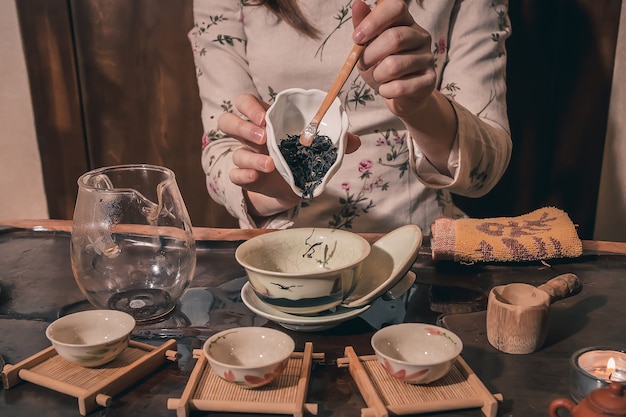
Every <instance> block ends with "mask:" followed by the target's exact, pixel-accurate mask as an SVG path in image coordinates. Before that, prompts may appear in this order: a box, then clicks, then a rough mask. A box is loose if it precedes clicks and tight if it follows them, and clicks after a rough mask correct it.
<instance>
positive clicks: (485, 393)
mask: <svg viewBox="0 0 626 417" xmlns="http://www.w3.org/2000/svg"><path fill="white" fill-rule="evenodd" d="M456 363H457V364H458V365H459V366H458V367H457V369H459V370H460V371H461V373H463V374H464V375H465V377H466V378H467V382H468V383H469V384H470V385H471V386H472V388H473V389H474V391H475V392H476V394H478V395H479V396H480V397H481V398H482V399H483V405H482V408H481V410H482V412H483V414H484V415H485V416H486V417H496V413H497V412H498V400H499V401H502V400H503V397H502V394H493V395H492V394H491V392H490V391H489V390H488V389H487V387H486V386H485V385H484V384H483V382H482V381H481V380H480V378H478V376H477V375H476V374H475V373H474V371H473V370H472V368H470V367H469V365H468V364H467V362H465V360H464V359H463V358H462V357H461V356H458V357H457V358H456Z"/></svg>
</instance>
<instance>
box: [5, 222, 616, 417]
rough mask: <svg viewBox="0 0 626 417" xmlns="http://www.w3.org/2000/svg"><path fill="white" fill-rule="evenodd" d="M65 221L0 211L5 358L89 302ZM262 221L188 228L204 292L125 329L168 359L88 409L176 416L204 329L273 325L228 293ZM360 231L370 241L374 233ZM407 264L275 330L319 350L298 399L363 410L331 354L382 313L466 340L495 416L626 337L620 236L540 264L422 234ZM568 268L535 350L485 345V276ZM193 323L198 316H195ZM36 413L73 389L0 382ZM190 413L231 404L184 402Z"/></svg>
mask: <svg viewBox="0 0 626 417" xmlns="http://www.w3.org/2000/svg"><path fill="white" fill-rule="evenodd" d="M70 231H71V222H69V221H58V220H32V221H31V220H14V221H0V355H1V356H2V359H3V360H4V361H6V363H8V364H16V363H18V362H20V361H23V360H24V359H27V358H29V357H31V356H33V355H35V354H37V353H38V352H40V351H42V350H43V349H46V348H47V347H49V346H50V343H49V342H48V340H47V339H46V337H45V335H44V331H45V328H46V326H47V325H48V324H49V323H50V322H52V321H53V320H55V319H56V318H57V317H58V316H59V315H63V314H66V313H69V312H72V311H75V310H79V309H81V308H88V305H87V304H86V302H85V301H84V298H83V296H82V294H81V293H80V291H79V289H78V287H77V286H76V284H75V282H74V279H73V276H72V271H71V265H70V259H69V239H70ZM265 232H266V231H256V230H252V231H251V230H231V229H211V228H195V229H194V234H195V236H196V239H197V254H198V258H197V267H196V273H195V278H194V281H193V288H195V289H197V290H198V291H199V293H201V294H203V296H205V297H206V298H205V299H201V300H200V301H199V302H198V304H197V305H194V306H192V307H193V308H188V309H187V310H186V311H185V312H184V313H185V314H182V313H183V312H180V313H181V314H179V313H177V312H175V313H174V314H173V315H172V317H171V318H168V320H167V321H166V322H164V323H162V324H160V325H156V326H152V327H150V326H148V327H146V328H143V329H142V330H141V331H140V332H139V333H138V337H134V338H135V339H137V340H139V341H140V342H141V343H146V344H149V345H154V346H159V345H162V344H163V343H165V342H166V341H169V340H172V339H173V340H175V341H176V345H177V350H178V353H179V355H180V357H179V359H178V361H177V362H169V363H168V364H164V365H163V366H161V367H159V368H158V369H157V370H156V371H154V372H152V373H150V374H148V375H147V376H145V377H144V378H142V379H140V380H139V382H137V383H136V384H134V385H133V386H131V387H130V388H129V389H127V390H125V391H123V392H122V393H121V394H119V395H118V396H116V397H115V398H113V400H112V401H111V403H110V405H109V406H108V407H107V408H103V407H98V408H96V409H95V410H94V411H92V412H90V413H89V414H88V415H93V416H105V415H106V416H124V417H127V416H146V417H148V416H149V417H155V416H172V417H174V416H176V415H177V414H176V411H173V410H170V409H168V408H167V403H168V400H169V399H171V398H179V397H181V394H182V393H183V390H184V389H185V386H186V384H187V383H188V381H189V378H190V375H191V373H192V371H193V369H194V365H195V363H196V359H195V358H194V357H193V352H194V350H197V349H200V348H201V346H202V344H203V342H204V340H206V338H207V337H208V335H209V334H211V333H213V332H215V331H218V330H222V329H225V328H232V327H236V326H244V325H265V326H270V327H276V328H280V329H283V328H282V327H280V326H279V325H277V324H275V323H273V322H269V321H267V320H266V319H263V318H261V317H258V316H255V315H254V314H253V313H252V312H250V311H249V310H248V309H247V308H246V307H245V305H243V304H242V303H241V301H240V299H239V297H238V288H240V285H241V282H242V280H244V281H245V275H244V273H243V270H242V268H241V267H240V266H239V265H238V264H237V263H236V261H235V259H234V255H233V254H234V250H235V248H236V247H237V245H238V244H239V243H240V242H241V241H243V240H245V239H247V238H249V237H251V236H253V235H254V234H256V233H265ZM365 237H366V238H368V239H369V240H370V241H374V240H376V239H377V238H378V237H379V236H378V235H373V234H372V235H365ZM412 269H413V271H414V272H415V273H416V274H417V283H416V285H415V286H414V287H413V288H412V289H411V291H410V292H409V293H408V294H407V295H406V296H405V297H404V298H403V299H400V300H395V301H390V302H380V303H378V304H377V305H375V306H374V307H372V308H371V309H370V310H369V311H368V312H367V313H366V314H367V316H366V315H365V314H364V315H363V316H361V317H357V318H354V319H351V320H349V321H346V322H344V323H342V324H340V325H339V326H337V327H335V328H332V329H328V330H324V331H321V332H317V333H305V332H295V331H291V330H286V329H283V330H285V331H286V332H287V333H289V334H290V335H291V336H292V337H293V338H294V340H295V341H296V350H297V351H302V350H303V349H304V348H305V345H307V344H308V343H307V342H311V343H312V345H313V350H314V351H315V352H318V353H323V354H324V361H323V363H321V364H319V363H317V364H314V365H313V367H312V371H311V378H310V383H309V387H308V392H307V398H306V402H307V403H310V404H317V415H318V416H337V417H339V416H341V417H343V416H346V417H347V416H355V417H356V416H361V415H362V412H361V410H362V409H364V408H366V407H367V406H366V403H365V401H364V399H363V397H362V395H361V393H360V392H359V390H358V388H357V386H356V384H355V382H354V380H353V378H352V376H351V374H350V372H349V371H348V370H347V369H346V368H345V367H338V366H337V359H338V358H339V360H340V361H341V358H342V357H343V356H344V351H345V347H346V346H351V347H353V348H354V350H355V351H356V352H357V353H358V354H359V355H370V354H372V353H373V350H372V349H371V347H370V344H369V341H370V337H371V335H372V334H373V332H374V331H375V330H376V329H377V328H378V327H380V326H381V325H384V324H386V323H390V322H401V321H421V322H430V323H435V324H440V325H443V326H445V327H448V328H449V329H451V330H453V331H454V332H456V333H457V334H458V335H459V336H460V337H461V339H462V340H463V343H464V349H463V353H462V358H463V359H464V361H465V362H466V363H467V365H468V366H469V367H470V368H471V369H472V370H473V371H474V372H475V374H476V375H477V376H478V378H479V379H480V380H481V381H482V383H483V384H484V385H485V387H486V388H487V389H488V390H489V391H490V392H491V393H493V394H500V395H501V396H502V398H503V400H502V401H501V402H499V403H498V405H497V415H499V416H524V417H533V416H537V417H539V416H542V417H543V416H546V415H547V414H548V406H549V404H550V402H551V401H552V400H553V399H555V398H557V397H568V396H569V370H570V363H569V361H570V356H571V355H572V353H574V352H575V351H577V350H579V349H581V348H584V347H588V346H594V345H603V346H611V347H615V348H619V349H625V348H626V319H625V313H626V244H620V243H610V242H596V241H585V242H584V253H583V256H581V257H580V258H577V259H570V260H553V261H551V262H549V263H545V264H544V263H540V262H529V263H524V264H489V265H473V266H466V265H458V264H453V263H441V262H439V263H438V262H434V261H433V260H432V259H431V256H430V249H429V247H428V242H427V241H426V242H425V244H424V246H423V248H422V250H421V251H420V255H419V257H418V259H417V261H416V262H415V264H414V265H413V268H412ZM566 272H572V273H575V274H577V275H578V277H579V279H580V281H581V282H582V284H583V290H582V291H581V293H579V294H578V295H575V296H573V297H570V298H568V299H565V300H561V301H557V302H555V303H554V304H552V306H551V307H550V314H549V329H548V338H547V341H546V343H545V345H544V346H543V347H542V349H540V350H539V351H538V352H535V353H532V354H526V355H509V354H505V353H501V352H499V351H497V350H496V349H494V348H493V347H492V346H491V345H489V343H488V341H487V337H486V331H485V311H484V310H485V308H486V300H487V295H488V292H489V290H490V289H491V288H492V287H493V286H495V285H502V284H506V283H511V282H526V283H529V284H532V285H539V284H541V283H543V282H545V281H548V280H549V279H550V278H552V277H554V276H556V275H559V274H562V273H566ZM237 283H238V285H239V286H237V285H236V284H237ZM202 288H205V289H206V291H202ZM203 302H204V303H205V304H203ZM183 316H185V317H186V318H185V317H183ZM181 317H183V318H181ZM190 317H191V318H190ZM185 319H186V320H187V321H185ZM189 322H191V325H190V324H189ZM199 322H201V323H202V325H197V324H198V323H199ZM38 414H39V415H46V416H48V417H53V416H62V417H69V416H80V415H81V414H80V413H79V410H78V407H77V404H76V399H75V398H73V397H71V396H69V395H66V394H62V393H59V392H56V391H53V390H50V389H48V388H45V387H43V386H40V385H37V384H34V383H30V382H22V383H20V384H19V385H17V386H14V387H11V388H10V389H4V388H2V389H0V416H2V417H13V416H30V415H38ZM190 415H191V416H201V415H215V416H230V415H237V414H232V413H227V412H207V411H191V412H190ZM239 415H246V416H247V415H250V416H254V415H267V414H247V413H240V414H239ZM422 415H426V416H431V415H445V416H470V417H472V416H482V415H483V413H482V412H481V410H480V409H478V408H474V409H463V410H457V411H447V412H438V413H427V414H422Z"/></svg>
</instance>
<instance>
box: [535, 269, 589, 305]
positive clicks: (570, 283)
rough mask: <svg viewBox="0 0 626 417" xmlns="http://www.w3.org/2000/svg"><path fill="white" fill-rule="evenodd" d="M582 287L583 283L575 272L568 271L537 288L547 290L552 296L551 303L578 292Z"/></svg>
mask: <svg viewBox="0 0 626 417" xmlns="http://www.w3.org/2000/svg"><path fill="white" fill-rule="evenodd" d="M582 287H583V286H582V284H581V283H580V281H579V280H578V277H577V276H576V275H575V274H572V273H567V274H562V275H559V276H556V277H554V278H552V279H551V280H550V281H548V282H546V283H545V284H541V285H540V286H538V287H537V288H538V289H540V290H542V291H544V292H546V293H547V294H548V295H549V296H550V303H553V302H555V301H558V300H562V299H564V298H567V297H569V296H571V295H574V294H577V293H578V292H579V291H580V290H581V289H582Z"/></svg>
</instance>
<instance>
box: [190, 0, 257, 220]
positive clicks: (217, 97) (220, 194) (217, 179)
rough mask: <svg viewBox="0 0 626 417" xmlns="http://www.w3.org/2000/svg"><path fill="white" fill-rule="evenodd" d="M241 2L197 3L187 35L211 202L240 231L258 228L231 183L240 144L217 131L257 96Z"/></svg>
mask: <svg viewBox="0 0 626 417" xmlns="http://www.w3.org/2000/svg"><path fill="white" fill-rule="evenodd" d="M242 16H243V14H242V10H241V2H240V1H239V0H220V1H213V0H211V1H202V0H195V1H194V20H195V25H194V27H193V29H192V30H191V31H190V32H189V40H190V42H191V45H192V49H193V55H194V60H195V64H196V75H197V77H198V88H199V94H200V99H201V101H202V123H203V126H204V132H205V133H204V136H203V138H202V148H203V151H202V167H203V170H204V172H205V174H206V184H207V189H208V192H209V194H210V195H211V197H212V198H213V199H214V200H215V201H216V202H218V203H219V204H221V205H223V206H224V207H225V208H226V210H228V212H229V213H230V214H231V215H232V216H233V217H235V218H237V219H239V223H240V226H241V227H242V228H249V227H255V225H254V222H253V221H252V219H251V218H250V216H249V215H248V213H247V210H246V205H245V200H244V197H243V192H242V189H241V187H238V186H236V185H234V184H233V183H232V182H231V181H230V180H229V178H228V175H229V172H230V170H231V169H232V168H234V165H233V162H232V152H233V151H234V150H235V149H237V148H238V147H240V146H242V145H241V143H240V142H239V141H238V140H236V139H233V138H230V137H225V136H224V134H223V133H222V132H221V131H219V130H218V128H217V120H218V118H219V116H220V115H221V114H222V113H224V112H235V111H236V110H235V108H234V104H235V100H236V98H237V96H239V95H240V94H243V93H249V94H253V95H256V96H258V95H259V94H258V92H257V91H256V88H255V86H254V83H253V82H252V76H251V74H250V72H249V68H248V64H247V60H246V56H245V51H246V43H247V39H246V34H245V32H244V27H243V21H242Z"/></svg>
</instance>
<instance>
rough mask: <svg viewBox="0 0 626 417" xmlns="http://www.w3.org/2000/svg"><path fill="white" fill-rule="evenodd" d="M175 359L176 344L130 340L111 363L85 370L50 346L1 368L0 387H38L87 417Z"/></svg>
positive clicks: (176, 354)
mask: <svg viewBox="0 0 626 417" xmlns="http://www.w3.org/2000/svg"><path fill="white" fill-rule="evenodd" d="M177 359H178V353H177V352H176V341H175V340H173V339H172V340H168V341H167V342H165V343H163V344H162V345H161V346H159V347H155V346H152V345H148V344H145V343H140V342H136V341H134V340H131V341H130V342H129V345H128V347H127V348H126V349H125V350H124V351H123V352H122V353H120V355H119V356H118V357H117V358H115V359H114V360H113V361H111V362H109V363H107V364H104V365H102V366H99V367H95V368H85V367H82V366H79V365H76V364H73V363H71V362H68V361H66V360H65V359H63V358H62V357H60V356H59V355H57V352H56V350H55V349H54V347H52V346H50V347H48V348H47V349H44V350H42V351H41V352H39V353H36V354H35V355H33V356H31V357H30V358H27V359H25V360H23V361H21V362H19V363H17V364H16V365H8V364H7V365H5V366H4V368H3V370H2V384H3V385H4V388H5V389H9V388H12V387H14V386H15V385H17V384H19V383H20V382H22V381H28V382H31V383H33V384H37V385H41V386H43V387H46V388H49V389H51V390H54V391H58V392H60V393H63V394H67V395H71V396H72V397H76V398H77V399H78V410H79V412H80V414H81V415H83V416H84V415H87V414H88V413H90V412H91V411H93V410H94V409H95V408H96V407H98V406H99V405H100V406H102V407H108V406H110V405H111V402H112V401H113V396H115V395H117V394H119V393H120V392H122V391H124V390H125V389H127V388H128V387H130V386H131V385H132V384H134V383H136V382H137V381H138V380H139V379H141V378H143V377H144V376H146V375H147V374H149V373H151V372H153V371H154V370H155V369H157V368H158V367H159V366H161V365H162V364H163V363H164V361H165V360H172V361H175V360H177Z"/></svg>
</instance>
